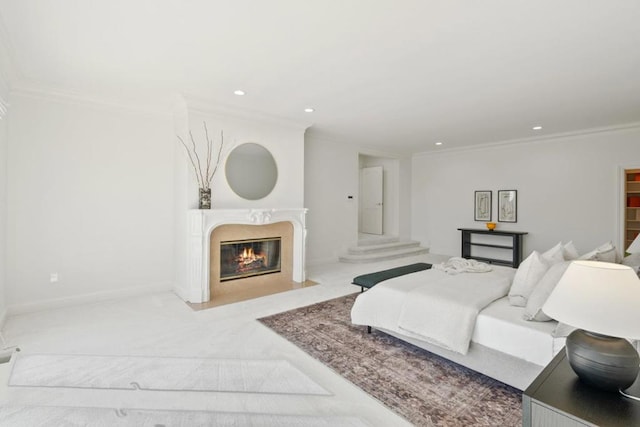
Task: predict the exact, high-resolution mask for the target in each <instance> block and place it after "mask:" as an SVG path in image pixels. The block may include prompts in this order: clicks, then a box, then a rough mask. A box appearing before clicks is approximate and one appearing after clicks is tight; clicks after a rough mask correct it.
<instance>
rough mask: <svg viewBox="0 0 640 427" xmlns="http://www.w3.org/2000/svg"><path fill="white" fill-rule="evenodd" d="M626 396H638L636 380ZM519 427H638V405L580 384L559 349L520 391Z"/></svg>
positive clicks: (638, 389)
mask: <svg viewBox="0 0 640 427" xmlns="http://www.w3.org/2000/svg"><path fill="white" fill-rule="evenodd" d="M627 393H629V394H632V395H634V396H640V380H636V382H635V383H634V384H633V385H632V386H631V387H630V388H629V389H628V390H627ZM522 425H523V426H525V427H529V426H531V427H583V426H620V427H630V426H640V402H638V401H634V400H631V399H628V398H626V397H624V396H622V395H620V394H619V393H608V392H605V391H601V390H599V389H596V388H593V387H590V386H588V385H586V384H583V383H582V382H581V381H580V380H579V379H578V377H577V376H576V374H575V373H574V372H573V369H571V366H569V361H568V360H567V357H566V352H565V350H564V349H562V351H560V353H558V354H557V355H556V357H554V358H553V360H552V361H551V363H549V365H547V367H546V368H545V369H544V370H543V371H542V372H541V373H540V375H538V377H537V378H536V379H535V380H534V381H533V383H531V385H530V386H529V387H527V389H526V390H525V391H524V394H523V395H522Z"/></svg>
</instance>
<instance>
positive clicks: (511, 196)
mask: <svg viewBox="0 0 640 427" xmlns="http://www.w3.org/2000/svg"><path fill="white" fill-rule="evenodd" d="M498 221H499V222H518V191H517V190H499V191H498Z"/></svg>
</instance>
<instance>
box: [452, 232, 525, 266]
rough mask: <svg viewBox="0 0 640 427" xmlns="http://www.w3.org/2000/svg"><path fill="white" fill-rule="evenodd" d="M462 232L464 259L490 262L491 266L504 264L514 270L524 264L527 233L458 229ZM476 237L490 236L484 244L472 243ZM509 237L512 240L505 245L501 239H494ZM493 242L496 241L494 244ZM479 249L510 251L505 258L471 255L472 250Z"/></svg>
mask: <svg viewBox="0 0 640 427" xmlns="http://www.w3.org/2000/svg"><path fill="white" fill-rule="evenodd" d="M458 230H460V231H461V232H462V258H467V259H469V258H473V259H477V260H478V261H483V262H488V263H490V264H502V265H508V266H510V267H513V268H518V266H519V265H520V262H522V239H523V236H524V235H525V234H528V233H527V232H526V231H502V230H486V229H474V228H458ZM474 235H481V236H489V239H483V242H479V241H475V242H474V241H472V237H473V236H474ZM498 236H501V237H508V238H509V239H510V242H509V244H505V243H504V240H505V239H501V238H497V239H493V237H498ZM491 240H494V241H493V242H492V241H491ZM473 247H477V248H493V249H498V250H500V251H502V250H504V251H508V252H506V254H507V255H508V256H509V258H507V257H506V256H505V257H504V258H495V257H484V256H476V255H472V254H471V249H472V248H473Z"/></svg>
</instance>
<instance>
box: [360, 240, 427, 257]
mask: <svg viewBox="0 0 640 427" xmlns="http://www.w3.org/2000/svg"><path fill="white" fill-rule="evenodd" d="M419 246H420V243H419V242H415V243H400V244H397V245H393V246H385V247H378V248H367V247H366V246H360V247H357V248H349V249H348V250H347V252H348V253H349V254H351V255H365V254H375V253H381V252H389V251H393V250H399V249H409V248H417V247H419Z"/></svg>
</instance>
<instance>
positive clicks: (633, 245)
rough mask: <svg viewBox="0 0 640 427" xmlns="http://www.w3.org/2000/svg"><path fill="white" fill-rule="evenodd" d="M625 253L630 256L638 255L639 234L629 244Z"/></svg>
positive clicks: (639, 252) (639, 246) (639, 251)
mask: <svg viewBox="0 0 640 427" xmlns="http://www.w3.org/2000/svg"><path fill="white" fill-rule="evenodd" d="M627 252H629V253H630V254H640V234H638V235H637V236H636V238H635V239H634V240H633V242H631V244H630V245H629V247H628V248H627Z"/></svg>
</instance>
